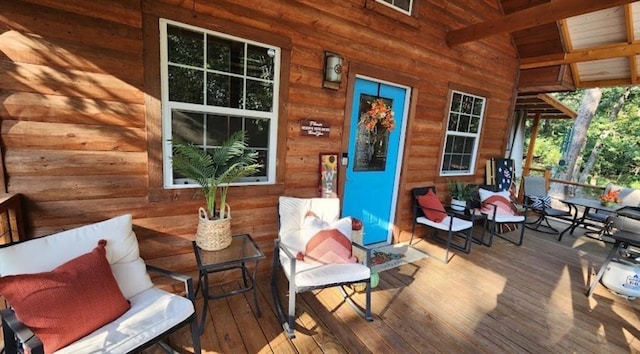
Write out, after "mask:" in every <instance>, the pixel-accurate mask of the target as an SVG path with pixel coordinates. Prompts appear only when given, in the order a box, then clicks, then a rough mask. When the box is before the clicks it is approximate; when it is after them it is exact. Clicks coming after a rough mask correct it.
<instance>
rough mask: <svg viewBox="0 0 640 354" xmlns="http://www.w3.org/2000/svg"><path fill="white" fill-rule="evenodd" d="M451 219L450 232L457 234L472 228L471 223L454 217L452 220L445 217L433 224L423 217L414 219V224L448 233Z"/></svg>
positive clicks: (449, 217)
mask: <svg viewBox="0 0 640 354" xmlns="http://www.w3.org/2000/svg"><path fill="white" fill-rule="evenodd" d="M451 219H453V224H452V225H451V231H453V232H458V231H462V230H466V229H468V228H471V227H473V223H472V222H471V221H468V220H463V219H460V218H456V217H453V218H452V217H451V216H447V217H446V218H444V220H442V221H441V222H435V221H433V220H429V219H427V218H426V217H424V216H420V217H418V218H417V219H416V222H418V223H420V224H423V225H427V226H431V227H435V228H436V229H438V230H443V231H448V230H449V224H450V223H451Z"/></svg>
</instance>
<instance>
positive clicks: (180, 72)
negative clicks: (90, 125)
mask: <svg viewBox="0 0 640 354" xmlns="http://www.w3.org/2000/svg"><path fill="white" fill-rule="evenodd" d="M163 21H164V20H163ZM166 22H167V23H166V24H165V26H166V27H165V31H164V32H163V33H164V34H165V36H164V38H162V40H163V41H165V46H164V47H163V48H165V49H164V50H166V52H165V54H164V55H165V56H164V57H165V58H166V60H165V61H163V65H165V68H166V69H165V70H166V71H163V81H164V83H163V87H164V88H165V89H166V90H167V93H168V95H167V96H163V97H167V98H166V99H168V101H163V106H164V107H167V108H166V110H163V111H164V112H165V113H164V114H163V125H166V126H168V127H170V128H169V129H168V130H167V132H168V134H169V136H165V139H167V140H171V141H181V142H190V143H193V144H196V145H198V146H200V147H202V148H203V149H204V150H205V151H206V150H207V149H211V148H215V147H218V146H220V144H221V143H222V142H223V141H224V140H226V139H227V138H228V137H229V136H231V135H232V134H233V133H234V132H237V131H240V130H245V131H246V133H247V140H248V144H249V148H250V149H252V150H253V151H256V152H258V156H259V158H258V162H259V163H261V164H263V165H264V167H263V168H262V169H261V170H260V172H259V173H258V174H257V175H255V176H252V177H248V178H245V179H243V180H242V181H245V182H264V181H268V178H269V176H273V171H270V169H272V167H271V166H270V163H269V162H270V161H271V160H272V159H273V156H271V155H272V154H273V153H274V152H273V151H275V147H276V144H275V142H274V141H271V138H270V137H271V133H272V132H271V130H272V126H273V124H275V123H274V122H275V121H276V120H275V118H276V117H277V116H276V112H274V111H275V107H276V102H275V97H277V96H276V95H275V90H276V89H277V85H276V82H275V78H276V70H275V69H276V59H277V58H279V49H277V48H269V47H267V46H264V45H260V44H257V43H249V42H248V41H246V42H245V41H243V40H242V39H238V38H227V36H225V35H220V34H217V33H215V32H210V31H207V30H204V29H198V28H193V27H191V26H186V25H185V27H184V28H183V27H182V26H181V25H180V24H175V23H174V24H170V23H168V22H169V21H166ZM187 27H188V28H187ZM165 73H166V74H165ZM166 99H165V100H166ZM187 106H188V107H189V108H183V107H187ZM198 106H200V107H201V109H199V108H198ZM230 109H231V110H237V114H235V113H234V114H229V110H230ZM222 110H226V111H225V113H222V114H221V111H222ZM216 112H220V113H216ZM265 113H266V117H265ZM254 115H255V116H254ZM169 144H170V142H169ZM167 151H168V152H169V154H170V152H171V149H170V148H169V149H167ZM170 158H171V156H170V155H167V156H164V159H165V162H166V161H167V159H168V160H170ZM270 172H271V173H270ZM167 173H168V174H170V175H171V178H167V176H165V185H166V186H177V185H184V184H188V183H189V181H184V180H183V179H181V178H182V177H181V176H179V175H178V174H176V173H174V172H173V171H169V172H167Z"/></svg>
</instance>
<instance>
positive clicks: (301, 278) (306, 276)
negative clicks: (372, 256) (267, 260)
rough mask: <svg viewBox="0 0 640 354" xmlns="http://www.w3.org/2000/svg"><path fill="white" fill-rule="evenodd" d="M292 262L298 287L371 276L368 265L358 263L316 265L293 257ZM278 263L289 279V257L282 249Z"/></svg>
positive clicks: (353, 280)
mask: <svg viewBox="0 0 640 354" xmlns="http://www.w3.org/2000/svg"><path fill="white" fill-rule="evenodd" d="M294 256H295V254H294ZM294 262H296V279H295V284H296V287H298V288H304V287H317V286H324V285H330V284H339V283H348V282H355V281H360V280H362V281H364V280H366V279H369V277H370V276H371V270H370V269H369V267H367V266H365V265H363V264H360V263H340V264H322V265H317V264H309V263H305V262H303V261H299V260H297V259H294ZM280 264H282V269H283V270H284V274H285V275H286V276H287V279H289V280H291V268H290V258H289V257H287V255H286V254H285V253H284V252H283V251H280Z"/></svg>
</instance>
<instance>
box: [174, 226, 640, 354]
mask: <svg viewBox="0 0 640 354" xmlns="http://www.w3.org/2000/svg"><path fill="white" fill-rule="evenodd" d="M579 233H580V232H578V231H576V234H579ZM416 246H417V247H418V248H421V249H424V250H427V251H429V252H442V249H441V248H440V246H439V245H435V244H433V243H431V242H430V241H426V240H423V241H420V242H418V243H417V244H416ZM610 247H611V245H610V244H604V243H603V242H600V241H596V240H592V239H588V238H585V237H573V236H566V237H565V238H564V239H563V241H562V242H557V241H556V239H555V237H552V236H550V235H544V234H538V233H536V232H532V231H530V230H527V234H526V236H525V243H524V245H523V246H522V247H517V246H515V245H513V244H510V243H508V242H506V241H504V240H501V239H498V240H497V241H495V243H494V245H493V247H491V248H489V247H486V246H482V247H481V246H478V245H474V246H473V248H472V252H471V254H469V255H464V254H457V255H456V256H455V257H454V258H453V259H452V260H451V262H450V263H449V264H444V263H442V262H440V261H438V260H437V259H435V258H433V257H431V258H426V259H422V260H420V261H417V262H415V263H414V264H407V265H402V266H400V267H398V268H394V269H391V270H388V271H385V272H382V273H381V277H380V279H381V281H380V285H379V287H378V288H376V289H375V291H374V292H373V313H374V314H375V320H374V321H373V322H366V321H364V320H362V319H361V318H359V317H357V316H356V315H355V313H354V312H353V311H352V310H351V309H350V308H349V306H347V305H346V304H344V303H342V302H341V298H340V296H339V294H338V291H337V290H335V289H328V290H322V291H317V292H315V293H306V294H303V295H302V296H299V297H298V306H297V309H298V312H299V317H298V321H297V331H296V338H295V339H293V340H289V339H287V338H286V336H285V335H284V334H283V332H282V327H281V326H280V324H279V323H278V321H277V319H276V315H275V311H274V308H273V301H272V299H271V293H270V288H269V281H270V279H269V278H270V276H269V274H260V275H259V280H258V295H259V303H260V307H261V309H262V317H260V318H258V317H256V316H255V315H254V314H255V312H254V306H253V298H252V297H251V295H250V294H245V296H235V297H230V298H226V299H219V300H215V301H211V302H210V305H211V313H210V314H209V315H208V316H209V318H208V322H207V325H206V331H205V334H204V335H203V336H202V345H203V349H204V352H206V353H218V352H224V353H264V352H273V353H296V352H297V353H311V352H313V353H320V352H322V353H325V352H328V353H341V352H350V353H351V352H353V353H368V352H371V353H453V352H455V353H548V352H553V353H639V352H640V342H639V339H640V300H636V301H629V300H626V299H624V298H621V297H618V296H615V295H613V294H612V293H610V292H609V291H608V290H606V289H605V288H604V287H603V286H602V285H599V286H598V287H597V288H596V291H595V294H594V295H593V296H592V297H591V298H587V297H586V296H585V295H584V291H585V287H586V284H587V283H588V282H589V280H590V277H592V276H593V274H595V272H596V271H597V269H598V268H599V266H600V264H601V263H602V261H603V260H604V258H605V255H606V253H607V252H608V250H609V249H610ZM283 279H284V278H283ZM281 284H282V285H283V286H284V281H282V282H281ZM225 286H232V284H227V285H225ZM359 296H360V298H363V296H361V295H359ZM200 301H201V300H200ZM211 318H213V321H212V320H211ZM182 343H185V345H184V346H182V345H181V344H182ZM187 343H189V334H188V331H184V332H183V333H179V334H177V335H175V336H174V337H173V338H171V344H172V346H174V347H176V348H178V350H179V351H180V352H189V349H190V348H189V344H187Z"/></svg>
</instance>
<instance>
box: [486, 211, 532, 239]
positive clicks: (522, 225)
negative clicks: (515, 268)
mask: <svg viewBox="0 0 640 354" xmlns="http://www.w3.org/2000/svg"><path fill="white" fill-rule="evenodd" d="M489 204H491V205H492V206H493V214H492V215H491V218H489V217H487V219H488V220H489V222H490V223H491V226H490V231H489V242H488V243H487V244H486V245H487V246H489V247H491V246H492V245H493V236H498V237H500V238H501V239H503V240H506V241H508V242H511V243H513V244H515V245H517V246H522V243H523V242H524V229H525V227H526V222H527V212H528V210H529V208H528V207H527V206H526V205H525V206H523V207H524V210H523V211H521V212H520V213H521V214H522V215H523V219H522V221H519V222H517V221H497V220H496V216H497V211H498V206H497V205H495V204H492V203H489ZM506 224H516V225H518V224H519V225H520V226H519V227H520V237H519V238H518V240H517V241H515V240H512V239H511V238H509V237H507V236H506V235H505V234H504V233H502V232H497V226H501V225H506Z"/></svg>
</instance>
